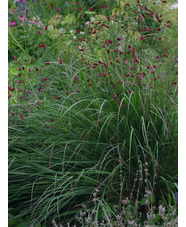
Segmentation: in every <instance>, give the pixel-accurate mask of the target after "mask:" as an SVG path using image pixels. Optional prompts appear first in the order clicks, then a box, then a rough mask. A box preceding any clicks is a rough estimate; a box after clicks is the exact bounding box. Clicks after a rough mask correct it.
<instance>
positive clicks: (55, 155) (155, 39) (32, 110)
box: [8, 0, 178, 227]
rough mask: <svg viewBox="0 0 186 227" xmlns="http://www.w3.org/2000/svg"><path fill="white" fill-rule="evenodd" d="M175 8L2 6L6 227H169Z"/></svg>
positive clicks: (173, 222)
mask: <svg viewBox="0 0 186 227" xmlns="http://www.w3.org/2000/svg"><path fill="white" fill-rule="evenodd" d="M154 3H155V4H154ZM175 3H176V2H175V1H168V2H167V1H154V2H153V1H144V0H140V1H139V2H138V1H134V0H132V1H130V2H127V1H124V0H121V1H120V0H110V1H103V0H100V1H91V0H87V1H74V0H72V1H65V0H63V1H61V0H60V1H58V0H55V1H52V2H51V1H49V0H45V1H44V0H39V1H28V0H25V1H18V2H14V1H9V4H8V8H9V22H8V23H9V39H8V42H9V49H8V51H9V87H8V93H9V94H8V102H9V226H28V225H29V226H34V227H35V226H58V225H59V226H60V225H62V226H69V225H70V226H75V225H76V226H145V225H146V224H150V225H153V226H177V202H176V199H175V194H174V193H175V192H177V190H178V185H177V177H178V176H177V175H178V170H177V156H178V155H177V148H178V147H177V146H178V145H177V130H178V129H177V118H178V111H177V93H178V92H177V90H178V87H177V82H178V53H177V47H178V43H177V8H174V7H173V6H174V4H175Z"/></svg>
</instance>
